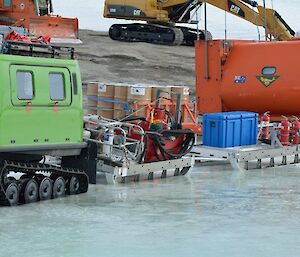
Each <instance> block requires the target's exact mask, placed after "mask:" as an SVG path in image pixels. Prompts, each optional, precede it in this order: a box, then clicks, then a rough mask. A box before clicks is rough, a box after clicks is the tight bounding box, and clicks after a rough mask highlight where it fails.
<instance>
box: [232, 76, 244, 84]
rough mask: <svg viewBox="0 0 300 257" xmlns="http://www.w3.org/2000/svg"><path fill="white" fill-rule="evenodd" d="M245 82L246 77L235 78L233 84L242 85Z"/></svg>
mask: <svg viewBox="0 0 300 257" xmlns="http://www.w3.org/2000/svg"><path fill="white" fill-rule="evenodd" d="M245 82H246V76H235V77H234V83H235V84H244V83H245Z"/></svg>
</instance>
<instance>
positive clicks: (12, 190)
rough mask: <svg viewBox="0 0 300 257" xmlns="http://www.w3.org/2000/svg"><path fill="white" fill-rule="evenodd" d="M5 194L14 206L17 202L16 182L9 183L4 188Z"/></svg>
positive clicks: (17, 190)
mask: <svg viewBox="0 0 300 257" xmlns="http://www.w3.org/2000/svg"><path fill="white" fill-rule="evenodd" d="M5 195H6V198H7V200H8V201H9V204H10V205H11V206H15V205H17V204H18V202H19V189H18V186H17V184H16V183H11V184H9V185H8V187H7V188H6V190H5Z"/></svg>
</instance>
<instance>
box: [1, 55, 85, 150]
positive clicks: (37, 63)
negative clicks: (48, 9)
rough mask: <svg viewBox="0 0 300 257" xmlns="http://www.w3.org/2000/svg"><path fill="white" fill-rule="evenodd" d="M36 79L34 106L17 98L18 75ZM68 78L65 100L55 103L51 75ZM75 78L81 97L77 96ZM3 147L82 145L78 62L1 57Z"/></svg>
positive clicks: (66, 80)
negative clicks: (50, 86)
mask: <svg viewBox="0 0 300 257" xmlns="http://www.w3.org/2000/svg"><path fill="white" fill-rule="evenodd" d="M18 70H28V71H30V72H31V73H32V75H33V83H34V97H33V99H32V100H31V103H30V104H28V100H20V99H18V97H17V86H16V81H17V77H16V72H17V71H18ZM51 72H52V73H60V74H63V76H64V86H65V89H64V90H65V92H64V93H65V98H64V99H63V100H61V101H55V100H51V98H50V88H49V85H50V83H49V73H51ZM71 74H76V78H77V87H78V89H77V90H78V93H77V94H76V95H75V94H73V88H72V87H73V83H72V76H71ZM0 81H1V82H0V147H1V148H3V147H7V148H14V147H19V146H33V145H43V146H45V145H56V144H66V145H67V144H76V143H82V134H83V102H82V86H81V78H80V70H79V66H78V63H77V61H73V60H56V59H47V58H34V57H24V56H22V57H20V56H12V55H2V54H0Z"/></svg>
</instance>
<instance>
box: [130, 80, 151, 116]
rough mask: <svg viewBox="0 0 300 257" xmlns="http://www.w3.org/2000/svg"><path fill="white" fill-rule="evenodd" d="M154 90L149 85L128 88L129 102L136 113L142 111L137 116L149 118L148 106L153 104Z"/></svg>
mask: <svg viewBox="0 0 300 257" xmlns="http://www.w3.org/2000/svg"><path fill="white" fill-rule="evenodd" d="M151 91H152V88H151V87H150V86H147V85H133V86H129V87H128V91H127V93H128V95H127V100H128V101H129V102H130V104H131V108H132V109H133V110H134V111H137V110H140V111H138V112H137V113H136V115H137V116H142V117H146V116H147V112H148V110H147V107H146V106H147V105H148V104H150V103H151Z"/></svg>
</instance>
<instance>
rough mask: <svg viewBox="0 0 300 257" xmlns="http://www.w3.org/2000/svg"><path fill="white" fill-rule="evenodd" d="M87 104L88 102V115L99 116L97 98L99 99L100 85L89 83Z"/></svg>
mask: <svg viewBox="0 0 300 257" xmlns="http://www.w3.org/2000/svg"><path fill="white" fill-rule="evenodd" d="M86 95H87V102H86V114H96V115H97V98H98V83H97V82H89V83H88V84H87V93H86Z"/></svg>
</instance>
